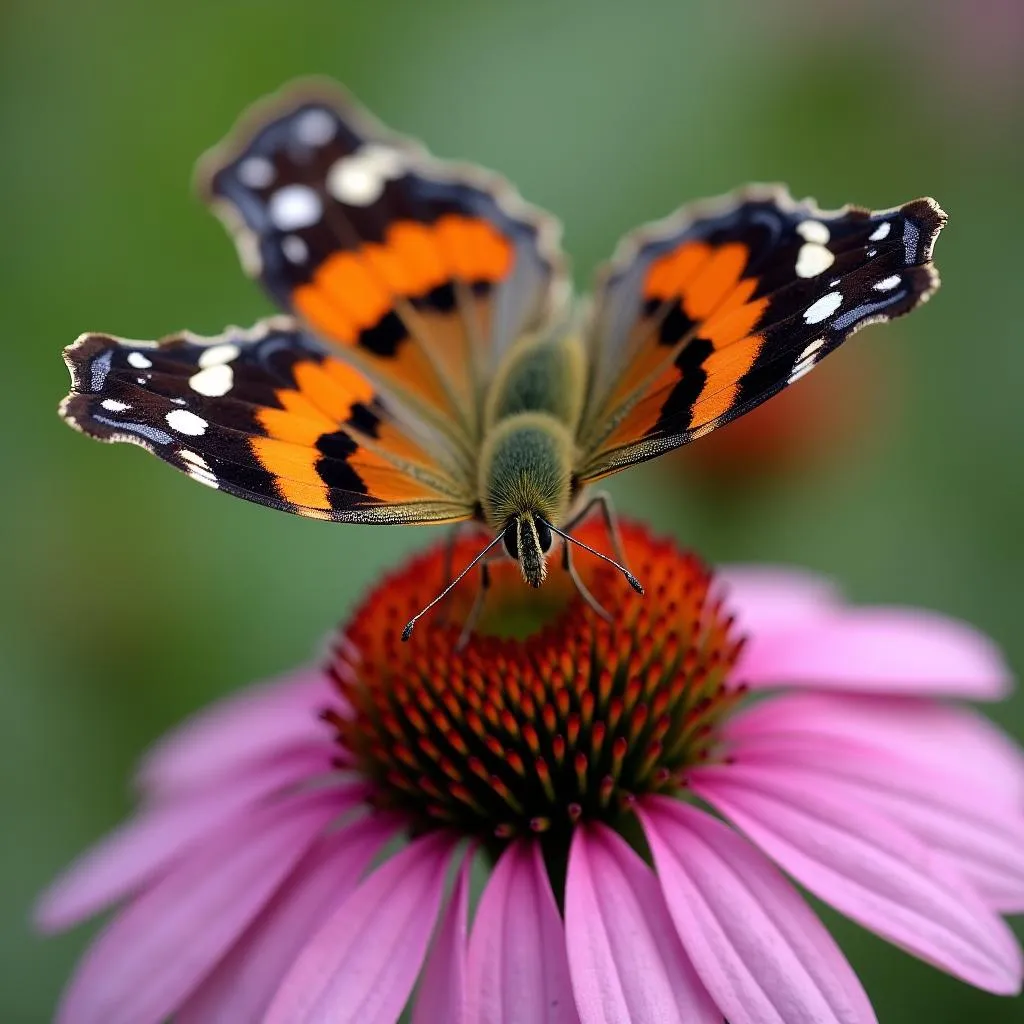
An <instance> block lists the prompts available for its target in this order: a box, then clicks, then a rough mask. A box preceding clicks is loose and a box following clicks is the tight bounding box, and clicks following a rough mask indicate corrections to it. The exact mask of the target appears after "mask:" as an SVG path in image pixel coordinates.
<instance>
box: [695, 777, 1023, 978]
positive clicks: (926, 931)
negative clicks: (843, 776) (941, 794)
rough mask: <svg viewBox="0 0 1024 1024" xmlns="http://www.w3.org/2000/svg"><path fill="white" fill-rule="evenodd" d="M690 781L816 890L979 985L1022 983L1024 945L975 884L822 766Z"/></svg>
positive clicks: (901, 943) (917, 953) (857, 917)
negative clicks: (941, 865)
mask: <svg viewBox="0 0 1024 1024" xmlns="http://www.w3.org/2000/svg"><path fill="white" fill-rule="evenodd" d="M690 784H691V786H692V787H693V790H694V792H695V793H697V795H698V796H701V797H703V798H704V799H705V800H707V801H708V802H709V803H711V804H713V805H714V806H715V807H717V808H718V810H720V811H721V812H722V813H724V814H725V815H727V816H728V817H729V818H731V819H732V821H733V822H734V823H735V824H736V825H737V826H738V827H739V828H741V829H743V831H744V832H745V833H746V834H747V835H748V836H749V837H750V838H751V839H753V840H754V842H756V843H757V844H758V845H759V846H760V847H761V848H762V849H763V850H764V851H765V852H766V853H767V854H768V855H769V856H770V857H772V859H773V860H775V861H776V862H777V863H778V864H779V865H780V866H781V867H782V868H784V869H785V870H786V871H788V872H789V874H791V875H792V876H793V877H794V878H795V879H796V880H797V881H798V882H800V884H801V885H803V886H805V887H806V888H807V889H809V890H810V891H811V892H813V893H814V894H815V895H816V896H818V897H820V898H821V899H823V900H825V901H826V902H827V903H831V904H832V906H834V907H836V909H838V910H840V911H841V912H842V913H844V914H846V915H847V916H849V917H851V918H853V920H855V921H857V922H859V923H860V924H862V925H864V927H866V928H869V929H871V930H872V931H874V932H877V933H878V934H879V935H882V936H884V937H885V938H887V939H889V940H890V941H891V942H894V943H895V944H896V945H899V946H902V947H903V948H904V949H906V950H907V951H908V952H910V953H912V954H914V955H915V956H918V957H920V958H921V959H922V960H927V961H928V962H929V963H931V964H934V965H935V966H936V967H939V968H941V969H942V970H944V971H948V972H949V973H950V974H954V975H956V976H957V977H959V978H962V979H963V980H964V981H967V982H969V983H970V984H972V985H976V986H977V987H978V988H983V989H986V990H988V991H990V992H997V993H1001V994H1004V995H1006V994H1011V993H1013V992H1016V991H1017V990H1018V989H1019V987H1020V980H1021V959H1020V950H1019V949H1018V948H1017V944H1016V942H1015V940H1014V938H1013V934H1012V932H1010V930H1009V928H1007V926H1006V925H1005V924H1004V922H1003V921H1002V920H1001V919H1000V918H999V917H998V916H996V914H995V913H993V912H992V911H990V910H989V909H988V908H987V907H985V906H984V904H983V903H982V902H981V901H980V900H979V899H977V897H976V896H975V894H974V893H973V892H972V891H971V890H970V889H969V888H968V887H967V886H964V885H962V884H960V883H958V882H956V881H954V880H953V876H948V877H945V876H944V874H943V872H942V871H941V870H940V871H936V869H935V864H934V861H933V860H932V859H931V858H930V857H929V854H928V851H927V850H926V849H925V847H924V846H923V845H921V843H919V842H918V841H917V840H916V839H914V837H913V836H912V835H911V834H910V833H909V832H906V831H905V830H903V829H901V828H900V827H899V826H898V825H896V824H895V823H894V822H891V821H889V820H888V819H886V818H885V817H883V816H882V815H880V814H878V813H876V812H874V811H872V810H871V809H870V806H869V805H866V804H865V803H862V802H861V801H856V800H849V799H840V798H838V797H837V795H836V793H835V792H833V791H832V790H831V789H830V787H829V786H828V784H827V782H823V781H822V780H821V779H820V778H819V777H818V776H816V775H815V774H814V773H813V772H809V771H800V770H796V769H790V768H783V767H779V766H772V765H766V764H759V765H751V766H742V765H738V764H737V765H732V766H728V767H721V768H715V769H704V770H702V771H699V772H695V773H693V775H692V776H691V779H690Z"/></svg>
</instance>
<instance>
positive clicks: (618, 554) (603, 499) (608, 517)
mask: <svg viewBox="0 0 1024 1024" xmlns="http://www.w3.org/2000/svg"><path fill="white" fill-rule="evenodd" d="M595 508H597V509H600V512H601V518H602V519H603V520H604V525H605V529H606V530H607V531H608V537H609V539H610V540H611V542H612V554H613V555H615V559H616V561H618V562H621V563H622V564H623V565H627V563H626V552H625V549H624V548H623V546H622V535H621V534H620V533H619V522H618V519H616V517H615V509H614V508H613V507H612V496H611V495H610V494H609V493H608V492H607V491H598V492H597V493H595V494H594V495H592V496H591V498H590V500H589V501H588V502H587V503H586V505H584V506H583V508H581V509H580V510H579V512H577V513H576V515H574V516H573V517H572V519H570V520H569V522H567V523H566V524H565V526H564V527H563V529H564V530H565V532H566V533H572V531H573V530H574V529H576V527H577V526H579V525H580V523H582V522H584V521H585V520H586V518H587V517H588V516H589V515H590V513H591V511H592V510H593V509H595ZM627 567H628V566H627Z"/></svg>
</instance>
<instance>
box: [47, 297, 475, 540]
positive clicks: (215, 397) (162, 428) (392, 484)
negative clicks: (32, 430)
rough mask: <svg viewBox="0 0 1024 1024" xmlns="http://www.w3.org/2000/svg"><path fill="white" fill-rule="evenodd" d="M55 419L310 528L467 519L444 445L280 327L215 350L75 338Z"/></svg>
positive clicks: (278, 322) (198, 341)
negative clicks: (302, 520) (317, 523)
mask: <svg viewBox="0 0 1024 1024" xmlns="http://www.w3.org/2000/svg"><path fill="white" fill-rule="evenodd" d="M65 359H66V361H67V364H68V367H69V369H70V370H71V377H72V385H73V387H72V391H71V394H70V395H68V397H67V398H66V399H65V400H64V402H63V403H62V405H61V410H60V411H61V415H62V416H63V417H64V419H65V420H67V421H68V423H70V424H71V425H72V426H73V427H75V428H77V429H78V430H81V431H82V432H84V433H86V434H90V435H91V436H93V437H96V438H98V439H99V440H101V441H126V442H129V443H131V444H137V445H141V446H142V447H143V448H146V449H147V450H148V451H150V452H152V453H153V454H154V455H156V456H158V457H159V458H161V459H163V460H164V461H165V462H168V463H170V464H171V465H172V466H174V467H175V468H176V469H179V470H181V471H182V472H184V473H187V474H188V475H189V476H190V477H192V478H193V479H194V480H197V481H199V482H200V483H203V484H206V485H208V486H210V487H214V488H217V489H219V490H223V491H226V492H228V493H229V494H234V495H237V496H238V497H241V498H245V499H247V500H249V501H254V502H257V503H259V504H261V505H268V506H270V507H271V508H278V509H283V510H285V511H287V512H294V513H297V514H299V515H304V516H309V517H312V518H316V519H332V520H339V521H346V522H360V523H419V522H441V521H455V520H459V519H466V518H468V517H469V516H470V515H471V514H472V509H473V495H472V494H471V493H470V488H469V485H468V484H467V483H466V482H465V481H466V479H467V477H466V474H465V472H463V471H462V470H461V469H460V466H459V462H458V456H457V453H456V452H454V451H453V450H451V446H450V444H449V443H448V442H447V441H446V440H445V439H444V438H443V437H440V436H438V435H437V433H436V431H432V430H431V429H430V428H429V427H428V426H426V425H424V424H419V423H415V422H413V421H410V420H409V419H407V418H405V419H403V418H402V417H401V416H399V415H398V414H397V413H396V412H395V411H394V409H393V407H392V406H391V405H389V403H388V402H387V400H386V399H384V398H383V397H382V396H381V395H380V394H379V393H378V392H377V390H376V389H375V387H374V385H373V384H372V383H371V382H370V380H369V379H368V378H367V377H366V376H365V375H364V374H363V373H361V372H360V371H358V370H356V369H354V368H353V367H351V366H349V365H348V364H346V363H344V362H342V361H341V360H339V359H337V358H335V357H334V356H333V355H332V354H331V353H330V352H329V351H328V350H327V349H326V347H325V346H324V345H323V344H322V343H321V342H320V341H318V340H317V339H315V338H313V337H311V336H310V335H309V334H308V333H307V332H306V331H304V330H303V329H302V328H301V327H300V326H298V325H297V324H295V323H294V322H292V321H290V320H289V319H288V318H286V317H280V318H277V319H275V320H268V321H266V322H264V323H262V324H259V325H257V326H256V327H254V328H253V329H252V330H249V331H243V330H240V329H238V328H229V330H228V331H226V332H225V333H224V334H223V335H221V336H220V337H217V338H199V337H197V336H196V335H192V334H182V335H179V336H176V337H172V338H168V339H166V340H164V341H161V342H159V343H153V342H129V341H122V340H120V339H117V338H112V337H109V336H107V335H103V334H85V335H82V337H80V338H79V339H78V341H76V342H75V343H74V344H73V345H71V346H70V347H69V348H68V349H67V350H66V351H65Z"/></svg>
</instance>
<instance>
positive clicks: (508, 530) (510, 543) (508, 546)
mask: <svg viewBox="0 0 1024 1024" xmlns="http://www.w3.org/2000/svg"><path fill="white" fill-rule="evenodd" d="M503 537H504V539H505V550H506V551H507V552H508V554H509V557H510V558H514V559H515V560H516V561H517V562H518V561H519V535H518V533H516V521H515V520H514V519H513V520H512V521H511V522H510V523H509V524H508V526H506V527H505V532H504V534H503Z"/></svg>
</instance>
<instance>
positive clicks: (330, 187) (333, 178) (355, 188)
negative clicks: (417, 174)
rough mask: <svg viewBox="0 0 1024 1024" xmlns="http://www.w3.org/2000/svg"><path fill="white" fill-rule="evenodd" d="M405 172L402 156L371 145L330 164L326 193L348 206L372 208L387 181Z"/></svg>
mask: <svg viewBox="0 0 1024 1024" xmlns="http://www.w3.org/2000/svg"><path fill="white" fill-rule="evenodd" d="M404 173H405V158H404V156H403V155H402V153H400V152H399V151H398V150H397V149H392V148H391V147H390V146H381V145H379V144H377V143H369V144H367V145H365V146H362V147H361V148H359V149H357V150H356V151H355V152H354V153H353V154H352V155H351V156H346V157H342V158H341V159H340V160H336V161H335V162H334V163H333V164H332V165H331V168H330V170H329V171H328V172H327V191H328V192H330V193H331V195H332V196H334V198H335V199H337V200H338V202H341V203H347V204H348V205H349V206H369V205H370V204H371V203H375V202H376V201H377V200H378V199H379V198H380V196H381V193H382V192H383V191H384V186H385V184H386V183H387V182H388V181H390V180H392V179H394V178H400V177H401V176H402V175H403V174H404Z"/></svg>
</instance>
